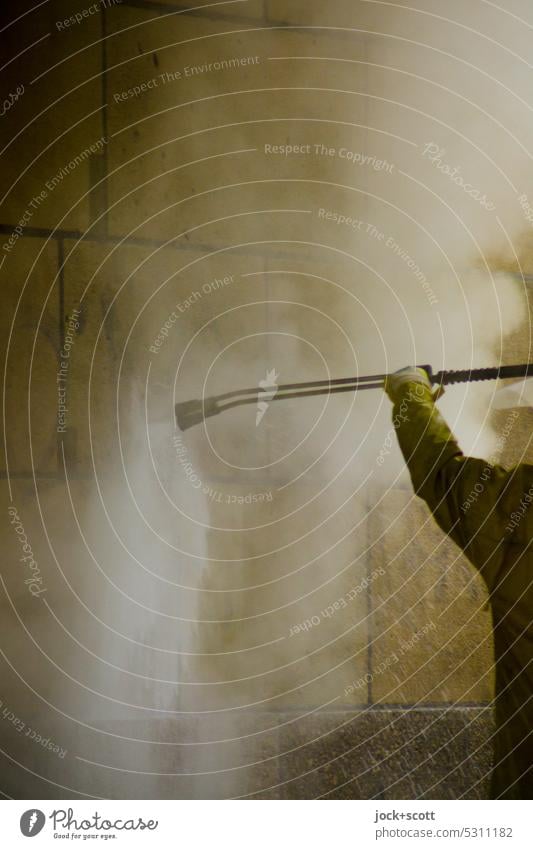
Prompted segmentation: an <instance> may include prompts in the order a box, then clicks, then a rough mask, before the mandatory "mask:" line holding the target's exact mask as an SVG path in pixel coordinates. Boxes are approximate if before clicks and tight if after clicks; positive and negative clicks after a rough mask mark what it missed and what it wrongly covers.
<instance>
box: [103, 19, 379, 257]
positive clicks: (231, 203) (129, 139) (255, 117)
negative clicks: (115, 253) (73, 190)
mask: <svg viewBox="0 0 533 849" xmlns="http://www.w3.org/2000/svg"><path fill="white" fill-rule="evenodd" d="M124 14H125V15H126V16H127V19H128V21H130V19H131V23H132V25H133V26H134V28H133V29H132V30H131V31H128V32H126V33H124V35H123V36H122V37H121V38H120V39H112V41H111V43H110V50H111V65H112V69H111V71H110V73H109V90H110V104H109V122H110V130H111V131H112V134H113V136H114V140H113V145H112V147H111V148H110V167H111V170H112V173H111V177H110V199H111V200H112V202H113V203H112V207H111V209H110V226H111V228H112V231H113V232H116V233H121V234H122V233H124V232H128V231H129V230H130V229H131V230H133V229H135V232H136V233H137V234H139V233H141V234H144V235H150V236H155V235H156V234H157V238H161V237H166V236H171V235H175V234H176V233H182V232H184V231H189V232H188V235H187V238H188V239H191V240H192V241H193V242H195V241H200V242H204V243H205V242H209V243H211V244H213V243H214V244H219V243H226V242H228V240H231V241H233V242H235V241H236V240H237V239H238V241H239V242H243V241H245V239H247V240H250V241H253V240H262V239H264V238H265V233H266V235H267V236H268V235H270V231H271V230H272V229H273V230H274V236H273V237H274V238H275V234H276V232H282V231H283V228H284V227H286V226H289V227H292V226H293V225H292V224H291V220H292V218H293V217H294V214H293V215H292V216H291V215H290V214H289V213H284V214H282V213H281V212H279V211H278V212H275V213H274V212H272V210H274V211H275V210H283V209H289V210H290V209H301V208H302V206H301V203H300V200H301V196H302V186H303V185H305V186H306V188H307V187H309V185H312V184H308V182H307V181H309V180H319V181H320V180H326V181H328V180H329V181H330V182H341V183H342V182H348V183H350V184H351V183H352V182H353V179H354V174H355V173H356V172H358V170H359V169H358V168H357V167H355V168H354V166H350V165H349V164H347V160H346V159H345V158H342V157H341V156H340V154H339V153H337V154H335V155H333V156H328V155H326V154H324V153H318V154H317V153H315V149H314V145H315V144H317V145H324V149H327V150H329V149H331V148H332V147H334V148H335V149H336V150H337V151H340V149H341V147H345V148H346V149H351V148H352V147H353V146H354V144H355V145H356V147H357V149H359V147H360V146H361V145H360V143H359V142H357V144H356V141H357V139H358V138H360V137H361V136H362V130H361V129H360V126H361V125H362V124H364V103H363V100H362V98H361V97H360V95H359V94H358V93H357V84H355V85H354V73H355V77H356V79H358V77H357V74H358V73H359V72H358V71H355V72H354V70H353V67H352V66H349V65H343V64H342V63H340V64H339V67H338V72H337V75H336V77H335V85H334V86H330V87H328V90H327V91H321V92H320V91H318V89H323V87H324V85H323V73H322V70H321V68H319V67H318V66H316V65H312V66H311V67H308V63H307V62H306V60H305V57H307V56H308V55H309V53H310V52H312V50H313V49H314V39H313V37H312V36H311V35H306V34H302V33H297V32H292V31H290V32H284V31H276V32H275V33H273V32H272V31H265V32H262V33H259V32H252V33H250V34H249V35H247V34H244V35H243V34H242V33H241V34H234V35H232V34H231V32H230V31H229V29H230V28H229V27H228V26H227V25H226V24H224V25H222V24H221V23H220V22H218V23H216V22H212V21H204V20H199V19H198V18H193V17H187V16H180V18H179V22H176V27H177V28H176V29H175V31H174V30H173V24H172V22H166V23H165V24H163V23H162V22H158V21H155V22H153V21H150V20H148V19H147V17H146V14H145V13H144V12H139V11H136V12H133V11H132V10H128V11H127V12H125V13H124ZM178 24H179V25H178ZM117 25H118V24H117ZM226 30H228V34H225V33H226ZM274 36H275V37H274ZM333 42H334V44H333ZM324 49H325V50H327V49H331V50H339V51H340V53H341V55H344V53H346V51H347V47H346V45H342V44H341V45H340V47H339V45H337V43H336V41H335V37H334V36H329V35H327V36H325V43H324ZM352 52H353V51H352ZM294 55H296V56H299V57H301V61H298V62H297V61H296V60H294V67H293V68H292V59H291V57H292V56H294ZM246 57H249V58H250V61H249V63H248V64H246V65H243V66H240V67H238V68H236V67H229V68H228V67H222V68H221V69H218V70H217V68H218V65H216V63H217V62H227V61H233V60H234V59H236V58H246ZM254 57H257V61H256V59H255V58H254ZM280 57H281V58H280ZM252 60H253V61H252ZM288 62H289V63H291V68H292V70H291V78H290V86H289V87H288V88H289V89H290V97H280V92H283V91H284V90H287V67H286V66H287V63H288ZM210 63H212V64H213V68H212V69H209V64H210ZM187 69H188V70H187ZM191 69H196V70H194V71H193V70H191ZM200 70H201V73H200ZM178 74H180V76H178ZM169 75H170V76H169ZM143 85H144V86H145V90H144V91H140V92H139V93H138V94H135V93H134V91H133V89H134V86H137V87H140V88H142V86H143ZM346 92H348V93H346ZM350 92H355V93H353V94H350ZM287 144H292V145H298V146H300V148H301V146H304V148H305V149H306V151H307V152H295V153H294V154H290V155H289V156H286V157H285V156H284V155H281V154H280V153H279V150H278V152H269V151H270V150H271V149H270V148H267V149H265V145H273V146H277V147H278V148H279V146H280V145H287ZM307 146H309V148H308V150H307ZM300 148H299V149H300ZM239 151H240V152H239ZM357 176H359V174H358V175H357ZM356 180H357V177H356ZM302 181H305V182H304V183H302ZM304 208H307V207H306V206H305V205H304ZM268 210H271V212H270V213H268V212H265V211H268ZM261 211H263V212H261ZM286 222H288V224H286ZM137 228H138V229H137ZM271 237H272V236H271Z"/></svg>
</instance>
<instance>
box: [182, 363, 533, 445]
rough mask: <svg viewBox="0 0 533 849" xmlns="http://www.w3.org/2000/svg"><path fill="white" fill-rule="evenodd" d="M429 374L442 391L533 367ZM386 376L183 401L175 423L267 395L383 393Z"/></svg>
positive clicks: (523, 372)
mask: <svg viewBox="0 0 533 849" xmlns="http://www.w3.org/2000/svg"><path fill="white" fill-rule="evenodd" d="M418 368H423V369H424V371H425V372H426V373H427V375H428V377H429V380H430V382H431V383H432V384H436V385H437V386H439V387H442V386H448V385H449V384H452V383H467V382H468V383H469V382H471V381H475V380H499V379H500V380H503V379H505V378H510V377H517V378H518V377H528V376H529V375H533V363H520V364H518V365H512V366H495V367H493V368H477V369H459V370H442V371H438V372H435V373H434V372H433V369H432V367H431V366H428V365H425V366H418ZM387 377H389V375H387V374H371V375H366V377H342V378H339V379H338V380H313V381H309V382H307V383H285V384H282V385H281V386H265V387H263V388H262V389H261V390H258V389H257V388H254V389H240V390H235V391H233V392H225V393H224V394H222V395H211V396H209V397H207V398H203V399H201V400H192V401H182V402H181V403H179V404H176V407H175V413H176V422H177V425H178V427H179V429H180V430H182V431H183V430H187V429H188V428H190V427H193V426H194V425H197V424H200V423H201V422H203V421H204V420H205V419H207V418H209V417H210V416H216V415H218V414H219V413H223V412H225V410H231V409H232V408H233V407H242V406H244V405H245V404H257V403H258V402H259V401H260V400H261V399H264V398H265V397H266V395H267V393H268V396H269V397H268V401H269V403H270V402H271V401H282V400H284V399H290V398H309V397H311V396H313V395H333V394H334V393H336V392H358V391H359V390H361V389H381V388H383V384H384V382H385V380H386V378H387Z"/></svg>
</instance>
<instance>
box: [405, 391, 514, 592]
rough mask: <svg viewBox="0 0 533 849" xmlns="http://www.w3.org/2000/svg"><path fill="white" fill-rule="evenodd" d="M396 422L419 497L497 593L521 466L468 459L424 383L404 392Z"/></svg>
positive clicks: (510, 532) (490, 588)
mask: <svg viewBox="0 0 533 849" xmlns="http://www.w3.org/2000/svg"><path fill="white" fill-rule="evenodd" d="M393 424H394V426H395V428H396V431H397V435H398V441H399V444H400V448H401V451H402V454H403V456H404V458H405V462H406V463H407V466H408V468H409V472H410V475H411V480H412V482H413V487H414V490H415V492H416V494H417V495H419V496H420V498H422V499H423V500H424V501H425V502H426V504H427V505H428V507H429V509H430V510H431V512H432V513H433V516H434V518H435V519H436V521H437V523H438V524H439V526H440V527H441V528H442V530H443V531H444V532H445V533H447V534H448V535H449V536H451V538H452V539H453V540H454V541H455V542H456V543H457V544H458V545H459V546H460V547H461V548H462V549H463V551H464V552H465V554H466V555H467V557H468V558H469V559H470V560H471V562H472V563H473V564H474V566H476V567H477V568H478V569H479V571H480V572H481V574H482V575H483V577H484V579H485V582H486V583H487V586H488V588H489V590H492V588H493V587H494V586H495V582H496V580H497V575H498V573H499V571H500V569H501V566H502V564H503V561H504V558H505V553H506V546H507V544H508V540H509V539H510V535H511V534H512V529H510V528H509V516H510V513H511V512H512V509H513V506H512V505H513V504H515V503H516V500H517V498H518V501H520V494H519V493H521V487H522V486H523V481H522V480H521V478H522V475H521V474H520V469H521V467H517V468H516V469H513V470H511V471H506V470H505V469H504V468H503V467H502V466H495V465H492V464H491V463H489V462H487V461H486V460H478V459H476V458H473V457H465V456H464V454H463V452H462V451H461V449H460V448H459V445H458V443H457V441H456V439H455V438H454V436H453V434H452V433H451V431H450V429H449V427H448V425H447V424H446V422H445V421H444V419H443V417H442V416H441V414H440V412H439V411H438V409H437V408H436V406H435V403H434V400H433V396H432V392H431V389H429V388H428V387H427V386H425V385H424V384H421V383H415V382H409V383H406V384H404V385H403V386H402V387H401V388H400V390H399V391H398V393H397V394H396V396H395V399H394V408H393Z"/></svg>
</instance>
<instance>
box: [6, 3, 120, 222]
mask: <svg viewBox="0 0 533 849" xmlns="http://www.w3.org/2000/svg"><path fill="white" fill-rule="evenodd" d="M86 7H87V3H85V2H83V0H75V2H74V3H71V2H68V0H60V2H55V3H51V4H42V5H41V7H40V8H39V9H36V10H34V11H33V12H32V14H31V15H29V16H26V17H22V18H21V20H20V21H19V22H18V23H16V24H14V25H13V26H11V27H10V28H9V29H8V30H7V31H6V33H5V35H4V45H5V46H4V57H5V58H4V61H5V60H7V59H9V60H14V61H10V63H9V64H8V65H7V67H6V68H5V70H4V72H3V83H2V92H3V97H2V101H3V100H4V96H5V97H7V96H8V94H9V93H13V92H15V91H16V90H17V89H18V88H20V87H24V91H23V94H22V96H21V97H20V98H19V100H18V101H17V102H16V103H15V104H14V105H13V107H12V108H11V109H10V110H9V111H8V112H7V114H6V115H5V116H4V117H3V119H2V125H3V130H4V134H5V135H4V143H5V145H6V147H5V148H4V151H3V168H2V174H1V176H0V197H1V198H2V206H3V222H4V223H6V224H7V223H9V224H12V225H13V227H15V226H16V225H17V224H18V222H19V220H20V219H22V218H23V217H25V225H24V226H34V227H35V226H37V227H49V228H53V227H56V226H61V227H62V228H63V229H68V228H71V229H75V228H79V229H81V228H84V227H86V226H87V225H88V224H89V222H90V220H91V204H92V200H91V197H90V195H89V192H90V189H91V186H92V183H93V177H95V176H96V175H97V174H100V173H101V160H102V158H103V156H104V151H105V148H106V142H104V141H102V139H103V135H104V130H103V122H102V112H101V107H102V82H101V78H100V74H101V71H102V48H101V45H100V43H99V40H100V36H101V26H102V21H101V15H100V14H95V15H91V16H89V17H87V18H85V19H83V21H82V22H81V23H80V24H77V23H75V24H69V25H68V26H66V27H63V28H61V29H58V24H59V25H60V26H61V25H62V24H61V22H62V21H64V20H65V19H69V18H70V17H71V16H72V15H73V14H76V13H79V12H80V10H82V9H84V8H86ZM41 39H42V40H41ZM36 42H39V43H36ZM31 44H34V46H33V47H32V48H31V50H27V51H26V50H24V49H21V45H24V46H29V45H31ZM99 140H100V143H99V145H98V146H97V147H96V148H95V150H94V152H91V151H90V147H91V145H95V144H96V143H97V142H99ZM87 151H88V152H87ZM76 157H80V159H79V160H76ZM71 163H73V164H72V165H71ZM47 184H48V185H47Z"/></svg>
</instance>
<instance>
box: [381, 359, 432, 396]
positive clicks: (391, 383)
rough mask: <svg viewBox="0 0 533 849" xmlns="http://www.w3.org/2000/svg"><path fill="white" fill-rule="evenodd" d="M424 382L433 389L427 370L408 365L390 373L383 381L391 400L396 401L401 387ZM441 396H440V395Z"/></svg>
mask: <svg viewBox="0 0 533 849" xmlns="http://www.w3.org/2000/svg"><path fill="white" fill-rule="evenodd" d="M412 382H414V383H423V384H424V386H427V387H428V389H431V382H430V379H429V377H428V375H427V372H425V371H424V369H423V368H417V367H416V366H407V367H406V368H401V369H399V371H395V372H394V374H389V376H388V377H387V378H386V379H385V381H384V383H383V388H384V390H385V392H386V393H387V395H388V396H389V398H390V399H391V401H393V402H394V401H396V398H397V396H398V394H399V393H400V390H401V388H402V387H403V385H404V384H405V383H412ZM439 397H440V396H439Z"/></svg>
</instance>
